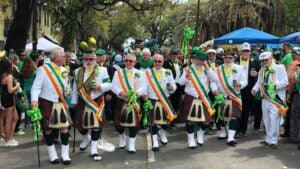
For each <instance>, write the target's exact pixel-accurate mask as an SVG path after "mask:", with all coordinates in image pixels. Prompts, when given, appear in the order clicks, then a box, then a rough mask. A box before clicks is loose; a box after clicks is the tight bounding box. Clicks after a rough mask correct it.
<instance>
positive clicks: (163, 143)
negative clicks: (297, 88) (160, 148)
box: [160, 140, 168, 146]
mask: <svg viewBox="0 0 300 169" xmlns="http://www.w3.org/2000/svg"><path fill="white" fill-rule="evenodd" d="M160 142H161V144H162V145H164V146H165V145H167V144H168V142H163V141H162V140H160Z"/></svg>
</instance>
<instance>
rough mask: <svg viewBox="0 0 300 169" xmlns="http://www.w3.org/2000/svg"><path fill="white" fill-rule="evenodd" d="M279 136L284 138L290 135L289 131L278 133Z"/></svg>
mask: <svg viewBox="0 0 300 169" xmlns="http://www.w3.org/2000/svg"><path fill="white" fill-rule="evenodd" d="M280 137H284V138H286V137H290V134H289V133H283V134H280Z"/></svg>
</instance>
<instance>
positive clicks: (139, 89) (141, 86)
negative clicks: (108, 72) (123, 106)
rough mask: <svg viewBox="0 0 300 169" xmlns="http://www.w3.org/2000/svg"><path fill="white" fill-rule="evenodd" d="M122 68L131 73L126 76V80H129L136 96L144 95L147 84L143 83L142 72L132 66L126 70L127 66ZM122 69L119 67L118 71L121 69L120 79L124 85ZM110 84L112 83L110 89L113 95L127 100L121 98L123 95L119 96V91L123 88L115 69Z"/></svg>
mask: <svg viewBox="0 0 300 169" xmlns="http://www.w3.org/2000/svg"><path fill="white" fill-rule="evenodd" d="M124 69H125V71H128V72H131V73H132V75H131V76H130V77H128V82H129V85H130V87H131V89H132V90H134V91H135V92H136V93H137V96H143V95H146V94H147V93H146V92H147V90H146V87H147V86H146V84H145V78H144V73H143V72H141V71H140V70H138V69H135V68H132V69H131V70H128V69H127V68H124ZM124 69H121V70H120V71H121V76H122V77H121V79H122V81H123V82H124V84H125V86H126V81H125V77H124V74H123V70H124ZM138 76H139V77H138ZM134 81H135V82H134ZM134 83H135V84H134ZM112 84H113V85H112V88H111V91H112V92H113V93H114V94H115V95H117V96H118V97H119V98H122V99H124V100H127V98H123V97H121V96H120V93H121V92H122V91H124V90H123V88H122V85H121V83H120V81H119V78H118V72H117V71H115V74H114V77H113V80H112ZM134 86H135V87H134ZM126 87H127V86H126Z"/></svg>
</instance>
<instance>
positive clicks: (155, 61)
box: [154, 60, 162, 63]
mask: <svg viewBox="0 0 300 169" xmlns="http://www.w3.org/2000/svg"><path fill="white" fill-rule="evenodd" d="M161 62H162V61H161V60H154V63H161Z"/></svg>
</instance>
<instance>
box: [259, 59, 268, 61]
mask: <svg viewBox="0 0 300 169" xmlns="http://www.w3.org/2000/svg"><path fill="white" fill-rule="evenodd" d="M268 60H269V59H262V60H261V62H265V61H268Z"/></svg>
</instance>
